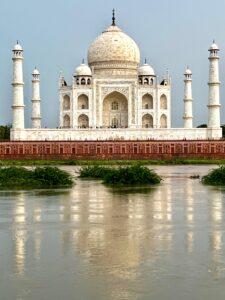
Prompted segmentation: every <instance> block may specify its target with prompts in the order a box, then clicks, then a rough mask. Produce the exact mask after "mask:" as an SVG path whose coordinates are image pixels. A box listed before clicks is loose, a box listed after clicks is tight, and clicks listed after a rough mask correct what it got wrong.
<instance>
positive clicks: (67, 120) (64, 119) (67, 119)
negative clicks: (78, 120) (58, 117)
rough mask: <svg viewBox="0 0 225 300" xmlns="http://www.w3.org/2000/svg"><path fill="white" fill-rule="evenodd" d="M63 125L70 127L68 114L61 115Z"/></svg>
mask: <svg viewBox="0 0 225 300" xmlns="http://www.w3.org/2000/svg"><path fill="white" fill-rule="evenodd" d="M63 127H64V128H70V116H69V115H67V114H66V115H65V116H64V117H63Z"/></svg>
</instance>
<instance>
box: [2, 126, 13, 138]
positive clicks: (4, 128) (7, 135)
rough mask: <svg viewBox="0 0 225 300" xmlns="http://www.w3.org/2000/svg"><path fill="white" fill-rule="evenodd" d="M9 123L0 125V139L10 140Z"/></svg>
mask: <svg viewBox="0 0 225 300" xmlns="http://www.w3.org/2000/svg"><path fill="white" fill-rule="evenodd" d="M11 128H12V126H11V125H1V126H0V141H7V140H10V129H11Z"/></svg>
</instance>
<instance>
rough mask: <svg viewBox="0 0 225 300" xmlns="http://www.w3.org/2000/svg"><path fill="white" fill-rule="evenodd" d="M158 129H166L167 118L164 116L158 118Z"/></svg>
mask: <svg viewBox="0 0 225 300" xmlns="http://www.w3.org/2000/svg"><path fill="white" fill-rule="evenodd" d="M160 127H161V128H167V116H166V115H164V114H163V115H161V117H160Z"/></svg>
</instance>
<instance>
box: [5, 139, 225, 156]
mask: <svg viewBox="0 0 225 300" xmlns="http://www.w3.org/2000/svg"><path fill="white" fill-rule="evenodd" d="M175 157H176V158H218V159H219V158H225V141H223V140H218V141H111V142H110V141H105V142H102V141H101V142H98V141H94V142H93V141H87V142H79V141H74V142H72V141H68V142H0V159H171V158H175Z"/></svg>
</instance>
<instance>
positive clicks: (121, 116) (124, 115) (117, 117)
mask: <svg viewBox="0 0 225 300" xmlns="http://www.w3.org/2000/svg"><path fill="white" fill-rule="evenodd" d="M102 121H103V126H104V127H113V128H126V127H127V126H128V101H127V98H126V96H125V95H123V94H122V93H120V92H117V91H114V92H112V93H110V94H108V95H107V96H106V97H105V98H104V100H103V111H102Z"/></svg>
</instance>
